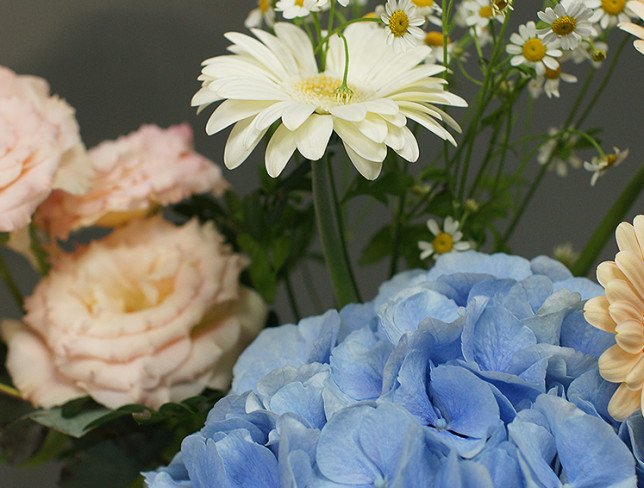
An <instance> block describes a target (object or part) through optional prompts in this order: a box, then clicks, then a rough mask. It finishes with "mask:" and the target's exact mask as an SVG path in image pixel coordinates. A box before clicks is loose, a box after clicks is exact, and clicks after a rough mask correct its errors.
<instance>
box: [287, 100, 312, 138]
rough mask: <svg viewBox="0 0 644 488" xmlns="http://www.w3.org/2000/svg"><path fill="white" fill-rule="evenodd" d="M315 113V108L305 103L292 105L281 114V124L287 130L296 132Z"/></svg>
mask: <svg viewBox="0 0 644 488" xmlns="http://www.w3.org/2000/svg"><path fill="white" fill-rule="evenodd" d="M314 111H315V107H314V106H313V105H310V104H305V103H292V104H290V105H288V106H287V107H286V108H285V109H284V111H283V112H282V123H283V124H284V125H285V126H286V128H287V129H288V130H291V131H293V130H297V128H298V127H300V126H301V125H302V124H303V123H304V122H305V121H306V119H308V118H309V116H310V115H311V114H312V113H313V112H314Z"/></svg>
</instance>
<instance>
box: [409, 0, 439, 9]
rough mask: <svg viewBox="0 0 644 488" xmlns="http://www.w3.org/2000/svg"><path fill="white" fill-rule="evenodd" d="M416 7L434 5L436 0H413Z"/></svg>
mask: <svg viewBox="0 0 644 488" xmlns="http://www.w3.org/2000/svg"><path fill="white" fill-rule="evenodd" d="M411 1H412V3H413V4H414V5H416V7H421V8H422V7H433V6H434V0H411Z"/></svg>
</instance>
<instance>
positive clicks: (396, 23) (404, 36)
mask: <svg viewBox="0 0 644 488" xmlns="http://www.w3.org/2000/svg"><path fill="white" fill-rule="evenodd" d="M380 18H381V19H382V21H383V22H384V23H385V25H386V26H387V29H386V30H387V44H388V45H390V46H393V47H394V51H395V52H396V53H402V52H404V51H406V50H407V49H409V48H412V47H414V46H416V45H418V43H419V42H420V40H421V39H422V38H423V37H424V36H425V33H424V32H423V30H422V29H421V28H420V27H419V26H421V25H423V24H424V23H425V18H424V17H423V16H422V15H419V14H418V12H417V10H416V7H414V4H413V3H412V2H411V0H400V1H398V0H387V3H386V4H385V13H384V14H382V16H381V17H380Z"/></svg>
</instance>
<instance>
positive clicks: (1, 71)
mask: <svg viewBox="0 0 644 488" xmlns="http://www.w3.org/2000/svg"><path fill="white" fill-rule="evenodd" d="M643 6H644V2H642V0H630V1H628V2H626V1H625V0H611V1H599V0H561V1H556V0H552V1H550V0H548V1H546V2H545V3H544V5H543V6H542V8H541V9H540V10H538V11H536V10H535V11H534V12H530V11H528V7H526V6H525V5H516V6H515V5H513V2H512V1H511V0H510V1H501V0H462V1H454V0H442V1H441V2H438V1H435V0H386V2H384V3H383V4H377V5H374V4H370V3H368V2H366V1H363V0H338V1H337V2H336V1H335V0H278V1H270V0H259V2H258V3H257V6H256V8H255V9H253V10H251V11H250V13H249V15H248V17H247V19H246V22H245V27H246V28H248V29H249V32H243V33H242V32H229V33H227V34H226V36H225V37H226V39H227V41H228V43H229V45H228V51H229V52H228V54H225V55H215V56H214V57H211V58H209V59H207V60H205V61H204V62H203V64H202V68H201V74H200V76H199V78H198V80H199V82H200V83H201V87H200V88H199V89H197V90H196V93H195V94H194V96H193V98H192V106H193V107H195V108H196V109H197V111H198V112H206V113H207V121H206V123H205V132H206V133H207V134H208V135H214V134H217V133H219V132H227V133H228V136H227V141H226V142H225V145H224V147H223V149H222V150H221V151H220V153H219V154H216V155H213V157H214V158H219V157H222V161H223V164H224V165H225V166H226V167H227V168H228V169H230V170H233V169H235V168H237V167H239V166H240V165H241V164H242V163H244V162H245V161H247V160H248V159H252V158H253V157H254V156H257V155H260V154H261V157H262V158H263V165H260V167H259V168H258V170H259V174H260V181H259V185H258V187H255V188H253V190H252V191H250V192H249V193H247V194H242V193H241V191H240V190H239V189H237V188H235V187H234V186H233V185H231V184H230V183H229V182H228V181H226V179H224V176H223V171H222V169H221V168H220V167H219V166H218V165H216V164H215V163H213V162H212V161H211V160H210V159H209V158H207V157H205V156H203V155H201V154H200V153H198V152H197V151H196V150H195V149H194V147H193V136H192V129H191V128H190V126H189V125H188V124H185V123H184V124H181V125H175V126H171V127H169V128H161V127H158V126H156V125H142V126H141V127H140V129H138V130H136V131H134V132H132V133H130V134H128V135H125V136H122V137H119V138H118V139H116V140H109V141H104V142H102V143H100V144H98V145H97V146H96V147H94V148H90V149H86V147H85V145H84V143H83V142H82V139H81V137H80V132H79V124H78V123H77V121H76V119H75V115H74V110H73V109H72V108H71V106H70V105H69V104H67V103H66V102H64V101H63V100H62V99H60V98H58V97H57V96H53V95H51V94H50V90H49V87H48V85H47V82H46V81H45V80H43V79H41V78H36V77H31V76H26V75H20V74H16V73H14V72H13V71H12V70H10V69H9V68H3V67H0V245H2V246H3V247H6V248H7V250H11V251H10V252H13V253H14V254H13V255H12V256H15V253H18V254H21V255H22V256H23V257H24V258H26V259H27V260H28V261H29V263H30V264H31V265H32V267H33V268H34V270H35V271H37V273H38V275H39V277H38V282H37V284H36V285H35V287H34V288H33V290H31V291H30V292H28V293H26V294H25V293H23V288H24V287H23V286H22V285H21V284H20V283H19V282H18V281H17V280H16V277H15V276H14V274H13V273H12V270H11V267H10V266H7V264H6V262H5V259H4V255H6V254H0V278H1V279H2V281H3V282H4V284H5V285H6V289H7V291H8V292H9V294H10V295H11V297H12V298H13V300H14V301H15V304H16V306H17V308H18V309H19V310H20V316H19V317H14V318H11V317H10V314H8V313H7V314H5V313H4V312H3V313H1V314H0V318H1V319H2V322H1V324H0V336H1V339H2V348H1V349H0V353H1V356H2V357H1V359H2V364H3V369H2V371H1V372H0V376H1V378H0V414H1V415H0V455H1V456H2V458H6V459H8V460H10V461H14V462H22V463H29V464H36V463H38V462H43V461H50V460H58V461H61V462H63V463H64V469H63V474H62V477H61V486H86V485H87V483H90V482H91V483H94V482H96V480H98V479H99V478H98V477H100V479H101V480H103V481H101V482H104V485H105V486H110V487H112V486H113V487H115V488H116V487H131V486H143V485H144V484H145V485H147V486H150V487H153V488H154V487H158V488H161V487H180V486H181V487H183V486H222V487H229V486H230V487H235V486H244V487H255V486H257V487H260V486H266V487H269V486H270V487H273V486H274V487H278V486H376V487H384V486H404V487H414V486H437V487H443V486H477V487H478V486H490V487H491V486H504V487H505V486H564V485H565V486H579V487H586V486H587V487H590V486H624V487H626V486H637V485H638V482H639V483H640V484H644V457H643V454H642V453H643V452H644V397H643V396H642V395H643V394H644V393H643V392H644V389H643V388H642V386H643V385H644V383H643V381H644V379H643V374H642V372H643V371H644V369H643V368H644V360H643V359H642V355H643V354H644V323H643V322H642V317H643V313H644V216H642V215H638V216H636V217H635V218H634V219H633V223H632V224H630V223H628V222H622V221H623V220H625V219H627V218H630V217H629V216H630V215H635V214H637V213H640V212H638V209H635V213H634V214H633V213H632V212H633V210H632V207H633V206H634V205H637V201H638V198H639V196H640V194H641V190H642V188H644V168H642V167H641V165H638V164H637V162H636V161H631V160H634V159H635V158H636V157H637V155H636V154H633V155H631V154H629V150H628V149H620V148H618V147H613V149H612V150H607V149H606V148H607V146H605V145H604V144H603V143H602V141H601V139H600V136H601V133H600V129H597V128H593V127H587V120H588V116H589V114H590V113H591V112H592V111H593V109H594V108H595V106H596V102H597V100H599V99H600V97H602V94H603V93H604V90H605V88H606V86H608V84H609V82H610V80H611V77H612V76H613V74H614V73H615V71H616V68H617V63H618V60H619V58H620V55H621V54H622V52H623V51H624V50H625V49H627V47H628V46H629V43H630V41H633V37H632V35H635V36H637V37H639V38H642V26H641V20H642V18H644V15H643V14H644V11H643ZM520 12H522V14H528V15H531V18H530V19H529V20H527V21H525V22H524V23H521V22H517V21H516V18H515V16H516V15H518V14H519V13H520ZM622 31H625V33H624V32H622ZM620 37H621V43H620V44H619V45H617V46H616V45H615V39H617V40H618V41H619V38H620ZM641 42H642V41H641V40H635V41H634V45H635V47H636V48H637V49H638V50H640V51H642V49H641V48H642V46H641ZM215 54H216V53H215ZM579 64H586V65H588V68H587V69H588V70H589V71H588V74H587V75H586V76H585V77H584V78H583V80H581V81H582V82H581V83H580V86H579V88H578V89H576V87H575V86H574V85H573V86H563V85H562V84H561V82H562V81H563V82H565V83H567V84H575V83H577V81H578V77H577V76H576V75H575V74H573V73H576V72H577V71H578V69H577V68H575V65H579ZM595 77H601V80H598V83H594V84H593V78H595ZM575 90H576V97H575V99H574V101H573V103H572V105H571V107H570V111H569V113H568V114H567V115H566V116H565V118H564V119H563V120H555V121H549V123H550V122H552V126H551V127H550V128H547V129H546V131H545V133H541V131H540V130H538V129H536V128H534V126H533V125H532V118H533V108H534V105H535V101H536V100H538V99H539V98H540V97H543V96H545V100H544V99H543V98H542V99H541V101H545V102H547V101H548V100H547V99H556V98H559V97H562V96H565V95H564V93H565V94H568V93H574V92H575ZM472 91H473V93H472V94H470V92H472ZM541 101H540V102H539V103H541ZM634 152H635V151H633V153H634ZM623 161H626V163H625V164H624V168H623V170H625V171H631V172H632V176H631V178H630V181H629V182H628V183H627V184H626V185H625V186H624V188H623V189H622V190H621V192H620V193H619V194H618V195H616V198H615V201H614V203H613V204H612V206H610V207H609V208H608V210H607V211H606V213H605V215H604V216H603V217H602V218H600V219H598V218H595V217H593V218H592V219H589V224H591V223H592V224H596V225H597V227H596V230H595V232H594V233H593V234H592V236H591V238H590V239H589V241H588V243H587V244H586V245H585V246H584V247H583V249H581V250H580V251H579V252H578V251H576V250H574V249H572V247H571V246H569V245H560V246H559V247H557V248H556V250H555V251H554V257H555V258H556V259H552V258H549V257H546V256H540V257H537V258H534V259H532V260H527V259H524V258H522V257H518V256H515V255H512V254H511V249H510V239H511V237H512V236H513V234H514V233H515V231H516V229H517V226H518V224H519V222H521V221H522V219H524V218H525V215H526V213H525V212H526V209H527V208H528V207H529V206H530V204H531V202H532V200H533V197H534V195H535V194H536V193H537V192H538V191H539V190H541V189H542V183H543V182H544V181H545V180H546V175H547V173H548V171H549V170H555V171H556V173H557V175H558V176H560V177H564V176H567V175H568V177H570V178H576V179H580V181H581V182H582V183H581V184H583V185H588V187H591V186H595V185H600V184H601V181H600V178H609V177H610V174H612V173H613V171H614V168H616V167H617V166H618V165H620V164H621V163H622V162H623ZM411 163H415V164H411ZM248 165H249V163H246V165H245V167H247V166H248ZM582 169H583V171H585V172H582V171H579V172H577V170H582ZM621 170H622V169H620V171H621ZM580 174H582V175H584V176H583V177H581V178H580V176H579V175H580ZM365 202H368V203H365ZM370 204H373V205H382V208H381V212H380V213H381V215H382V218H380V219H379V221H378V224H377V225H378V227H376V228H374V229H370V232H371V235H370V236H369V238H368V240H367V242H366V244H365V245H364V247H363V248H362V250H361V256H360V258H359V260H358V262H359V263H360V265H362V266H367V265H372V264H381V265H382V266H383V267H384V268H386V269H387V276H386V278H383V279H382V280H380V282H382V284H381V285H380V287H379V291H378V293H377V294H376V296H375V298H373V299H370V300H369V299H367V300H364V299H363V298H362V297H363V294H364V287H363V286H361V285H363V284H361V283H360V280H359V279H356V276H357V274H356V271H355V270H356V267H355V264H356V260H355V259H354V254H355V253H356V251H357V249H356V244H355V242H354V241H355V240H354V239H352V238H353V237H355V235H354V234H357V233H358V232H357V231H355V230H354V228H353V226H354V225H355V227H356V228H357V227H358V226H359V223H358V222H351V221H350V219H349V217H350V216H351V215H352V213H354V212H355V211H356V209H357V208H359V207H361V206H363V205H370ZM385 216H390V218H385ZM543 218H544V219H548V218H549V217H548V216H547V215H544V216H543ZM620 222H622V223H620ZM614 231H615V232H616V238H617V244H618V247H619V252H618V253H617V255H616V256H615V259H614V261H607V262H604V263H602V264H601V265H600V266H599V267H598V268H597V279H598V281H599V283H600V285H601V286H600V285H597V284H595V283H594V282H592V281H590V280H589V279H587V278H585V277H584V276H586V275H588V273H589V272H590V271H591V269H592V268H593V265H594V264H595V262H596V261H597V259H598V257H599V255H600V253H601V251H602V249H603V248H604V246H605V244H606V242H607V241H608V240H609V239H610V237H611V235H612V234H613V232H614ZM553 244H562V243H561V242H555V243H547V242H544V245H550V246H552V245H553ZM320 263H323V264H324V267H325V268H326V273H327V274H328V278H329V283H330V285H329V286H328V287H326V288H328V289H329V290H330V293H329V295H331V296H330V297H328V298H329V300H328V301H329V302H331V303H330V304H329V305H323V304H322V303H315V305H314V306H313V309H314V310H313V311H311V312H309V311H306V312H305V313H302V310H303V309H302V303H301V302H302V299H310V300H311V301H313V302H317V301H319V300H318V299H317V296H318V292H319V290H320V289H322V288H324V287H325V285H324V284H323V283H324V282H323V281H322V279H321V278H320V277H319V276H317V275H316V277H315V279H312V278H311V277H310V275H311V272H310V269H309V266H317V267H319V266H320ZM403 268H405V269H407V270H406V271H402V272H401V271H400V270H401V269H403ZM316 269H317V268H316ZM316 272H317V271H316ZM321 275H322V273H320V276H321ZM361 288H363V289H362V290H361ZM280 289H284V290H285V293H286V295H287V297H288V305H289V308H290V310H287V311H285V310H282V309H281V308H280V307H279V306H278V305H276V301H275V299H276V295H277V293H278V290H280ZM325 310H326V312H324V311H325ZM321 312H324V313H323V314H322V315H319V314H320V313H321ZM289 313H290V314H291V315H292V317H293V319H294V320H293V323H292V324H288V325H280V324H282V323H284V320H283V319H282V318H281V317H283V316H284V315H285V314H289ZM302 317H306V318H302ZM262 329H263V330H262ZM106 459H109V460H110V461H106ZM160 466H161V467H160ZM164 466H165V467H164ZM97 470H102V471H101V472H102V473H103V474H99V472H98V471H97ZM105 473H110V475H109V476H105ZM88 480H91V481H88ZM83 483H85V484H83Z"/></svg>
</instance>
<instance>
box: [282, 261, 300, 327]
mask: <svg viewBox="0 0 644 488" xmlns="http://www.w3.org/2000/svg"><path fill="white" fill-rule="evenodd" d="M284 284H285V285H286V296H287V297H288V303H289V305H290V307H291V312H292V313H293V315H294V318H295V320H296V321H297V322H299V321H300V318H301V317H302V315H301V314H300V307H299V306H298V305H297V299H296V298H295V292H294V291H293V285H292V283H291V275H290V274H289V273H288V272H287V273H286V274H285V276H284Z"/></svg>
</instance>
